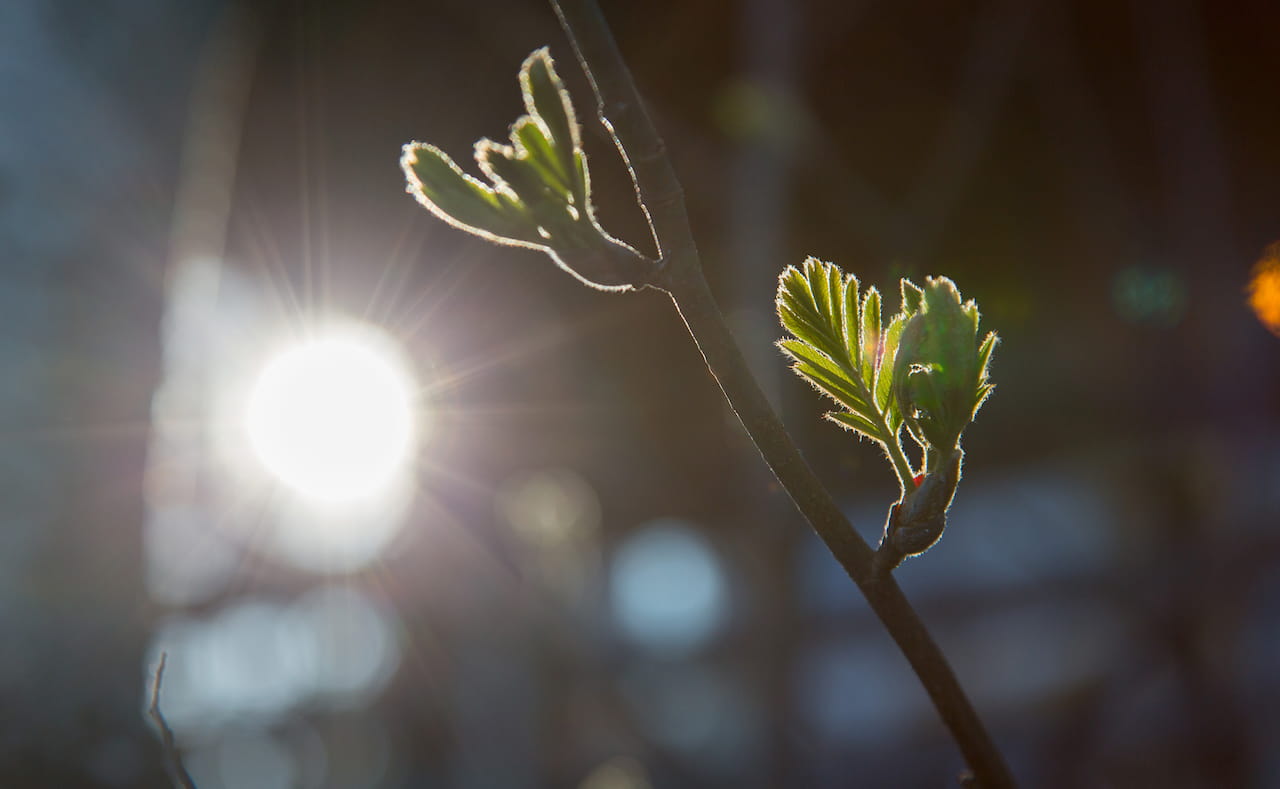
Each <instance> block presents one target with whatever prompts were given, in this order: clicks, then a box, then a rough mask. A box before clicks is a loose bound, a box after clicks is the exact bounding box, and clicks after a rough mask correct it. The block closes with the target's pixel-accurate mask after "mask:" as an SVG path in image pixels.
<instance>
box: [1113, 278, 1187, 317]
mask: <svg viewBox="0 0 1280 789" xmlns="http://www.w3.org/2000/svg"><path fill="white" fill-rule="evenodd" d="M1111 298H1112V301H1113V302H1114V304H1115V309H1116V312H1117V313H1118V314H1119V315H1120V317H1121V318H1124V319H1125V320H1127V321H1129V322H1131V323H1138V324H1145V325H1149V326H1156V327H1159V328H1166V329H1167V328H1172V327H1173V326H1176V325H1178V322H1179V321H1181V320H1182V315H1183V313H1184V312H1185V311H1186V306H1187V287H1186V284H1185V283H1184V282H1183V280H1182V277H1181V276H1179V275H1178V273H1177V272H1175V271H1173V270H1172V269H1167V268H1159V267H1153V266H1129V267H1127V268H1124V269H1121V270H1120V271H1119V272H1117V273H1116V275H1115V278H1114V279H1113V280H1112V282H1111Z"/></svg>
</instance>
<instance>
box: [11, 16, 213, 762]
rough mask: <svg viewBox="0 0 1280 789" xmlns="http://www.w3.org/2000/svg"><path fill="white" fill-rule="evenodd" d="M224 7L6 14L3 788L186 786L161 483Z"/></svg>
mask: <svg viewBox="0 0 1280 789" xmlns="http://www.w3.org/2000/svg"><path fill="white" fill-rule="evenodd" d="M214 6H215V3H214V2H213V0H200V1H199V2H188V1H186V0H184V1H183V2H178V0H170V1H169V2H166V3H160V4H157V3H148V2H141V0H112V1H111V2H106V3H99V4H95V5H94V6H93V10H92V11H91V12H87V11H86V10H85V8H84V7H82V6H81V5H79V4H73V3H48V2H41V1H40V0H18V1H17V2H11V3H6V4H5V5H4V8H3V10H0V83H2V84H4V85H5V86H6V89H5V91H4V92H3V93H2V94H0V116H2V117H4V118H6V131H5V134H4V135H2V136H0V185H3V200H0V381H2V382H3V383H2V384H0V431H2V432H0V434H3V435H4V437H5V438H4V440H3V441H2V442H0V467H2V468H3V471H2V472H0V507H2V508H3V509H2V510H0V519H2V527H0V628H3V632H4V633H5V638H4V641H3V646H0V700H2V702H0V703H3V706H4V710H5V714H4V721H5V724H4V725H3V726H0V786H14V787H18V786H31V787H35V786H68V787H70V786H76V787H113V786H128V787H145V786H162V785H165V778H164V776H163V772H162V770H161V763H160V754H159V750H158V748H157V747H156V746H155V740H154V738H153V737H152V735H151V733H150V731H149V730H148V729H147V727H146V725H145V723H144V721H143V718H142V715H141V709H142V696H143V692H144V688H145V684H146V682H147V676H146V666H145V665H144V652H145V649H146V641H147V638H148V631H149V627H150V624H151V618H152V616H151V611H150V606H149V603H148V602H147V596H146V590H145V586H144V572H143V570H144V567H143V550H142V524H143V520H144V500H143V472H144V466H145V453H146V446H147V424H148V414H149V411H150V403H151V395H152V391H153V389H154V387H155V384H156V381H157V378H158V375H159V366H160V351H161V349H160V339H159V338H160V334H159V323H160V315H161V307H162V301H163V267H164V265H163V264H164V260H165V257H166V254H167V244H168V233H169V222H170V213H171V207H172V203H173V200H172V196H173V192H174V188H175V181H176V170H177V161H178V150H179V145H180V141H181V127H182V123H183V120H184V116H185V109H186V105H187V90H188V85H189V79H190V76H191V72H192V67H193V65H194V62H195V59H196V57H197V56H198V54H199V46H200V43H201V41H202V39H203V36H204V31H205V30H206V28H207V27H208V22H209V21H210V19H211V15H210V11H212V10H213V8H214Z"/></svg>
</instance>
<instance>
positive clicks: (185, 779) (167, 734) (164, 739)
mask: <svg viewBox="0 0 1280 789" xmlns="http://www.w3.org/2000/svg"><path fill="white" fill-rule="evenodd" d="M168 657H169V653H167V652H161V653H160V662H159V663H157V664H156V673H155V674H154V675H153V676H152V678H151V704H150V706H148V707H147V714H148V715H150V716H151V720H152V721H154V722H155V724H156V728H158V729H160V745H161V747H162V748H163V749H164V758H165V762H166V764H165V766H166V768H167V770H168V772H169V777H170V778H172V779H173V782H174V783H175V784H177V785H178V786H180V787H182V789H196V783H195V781H193V780H191V774H190V773H188V772H187V768H186V766H185V765H183V763H182V752H181V751H179V750H178V743H177V740H175V739H174V736H173V729H171V728H169V723H168V722H167V721H166V720H165V719H164V713H162V712H160V683H161V682H162V681H163V680H164V665H165V662H166V660H168Z"/></svg>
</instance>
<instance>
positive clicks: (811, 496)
mask: <svg viewBox="0 0 1280 789" xmlns="http://www.w3.org/2000/svg"><path fill="white" fill-rule="evenodd" d="M551 3H552V6H553V7H554V8H555V12H556V15H557V16H558V17H559V19H560V23H561V26H562V27H563V28H564V31H565V33H566V34H567V35H568V37H569V41H570V43H571V44H572V45H573V48H574V52H575V53H576V54H577V56H578V61H579V63H580V64H581V65H582V69H583V71H585V72H586V74H587V79H588V81H589V82H590V83H591V87H592V89H593V90H594V91H595V94H596V100H597V102H598V109H599V115H600V121H601V123H602V124H603V125H604V127H605V128H606V129H607V130H608V131H609V133H610V135H611V136H612V137H613V140H614V143H615V145H616V146H617V148H618V150H619V152H620V153H621V154H622V157H623V159H624V161H625V162H626V164H627V168H628V170H629V171H630V172H631V177H632V180H633V182H634V185H635V189H636V196H637V200H638V202H639V203H640V206H641V209H642V210H643V211H644V212H645V216H646V217H647V218H648V219H649V226H650V229H651V230H652V232H653V235H654V241H655V243H656V244H657V247H658V251H659V255H660V258H661V260H660V261H659V262H660V266H661V270H660V272H659V277H658V281H657V282H656V283H654V284H656V285H658V286H659V287H661V288H662V289H663V290H666V291H667V292H668V293H669V294H670V296H671V298H672V299H673V300H674V301H675V305H676V309H677V310H678V311H679V312H680V315H681V317H682V318H683V319H684V321H685V325H686V326H687V327H688V329H689V333H690V334H691V335H692V336H693V339H694V342H695V343H696V344H697V345H698V347H699V349H700V350H701V351H702V354H703V358H704V359H705V360H706V363H707V366H708V367H709V368H710V370H711V372H712V374H713V375H714V376H715V378H716V380H717V382H718V383H719V384H720V388H721V390H722V391H723V392H724V395H725V397H726V399H728V401H729V403H730V405H731V406H732V407H733V410H734V411H735V413H737V415H738V418H739V419H740V420H741V421H742V424H743V427H745V428H746V430H747V433H748V434H749V435H750V436H751V439H752V441H753V442H754V443H755V445H756V448H757V449H758V450H759V451H760V454H761V455H763V457H764V460H765V462H766V463H768V465H769V467H770V468H771V469H772V470H773V472H774V474H775V476H777V478H778V481H779V482H781V483H782V486H783V487H784V488H785V489H786V490H787V493H788V494H790V496H791V498H792V500H793V501H794V502H795V504H796V507H797V508H798V509H799V510H800V512H801V513H802V514H803V515H804V517H805V519H806V520H808V521H809V524H810V525H811V526H812V527H813V529H814V531H816V532H817V533H818V535H819V536H820V537H821V538H822V540H823V542H824V543H826V545H827V548H828V549H829V550H830V551H831V553H832V554H833V555H834V556H835V557H836V559H837V560H838V561H839V562H840V564H841V566H842V567H843V568H844V570H845V572H847V573H848V574H849V577H850V578H851V579H853V581H854V583H855V584H857V586H858V588H859V589H860V590H861V591H862V594H863V595H864V596H865V597H866V599H867V602H868V603H869V604H870V606H871V609H872V610H873V611H874V612H875V614H876V616H877V617H878V618H879V619H880V621H881V622H882V623H883V624H884V626H885V629H886V630H888V632H889V634H890V635H891V636H892V637H893V640H894V642H896V643H897V645H898V648H899V649H901V650H902V653H903V655H904V656H905V657H906V658H907V661H908V662H909V663H910V664H911V668H912V669H913V670H914V671H915V673H916V676H917V677H918V678H919V679H920V682H921V684H922V685H924V688H925V690H926V691H927V692H928V694H929V698H930V699H931V700H932V701H933V704H934V707H935V708H936V709H937V710H938V714H939V716H940V717H941V718H942V720H943V722H944V723H945V725H946V726H947V728H948V729H949V730H950V732H951V735H952V737H953V738H954V739H955V741H956V744H957V745H958V746H959V748H960V751H961V753H963V755H964V758H965V760H966V761H967V762H968V764H969V767H970V769H971V770H972V782H971V783H970V784H969V785H971V786H978V787H981V789H1007V788H1009V787H1013V786H1014V782H1013V778H1012V776H1011V774H1010V773H1009V769H1008V767H1006V766H1005V763H1004V760H1003V758H1002V757H1001V755H1000V753H999V751H997V750H996V747H995V744H994V743H993V742H992V740H991V737H990V735H989V734H987V731H986V728H985V727H984V726H983V724H982V721H981V720H980V719H979V718H978V716H977V713H976V712H974V709H973V705H972V704H971V703H970V702H969V699H968V697H967V696H966V695H965V693H964V689H963V688H961V686H960V682H959V680H957V679H956V676H955V672H953V671H952V669H951V666H950V665H949V664H948V663H947V660H946V657H945V656H944V655H943V654H942V650H941V649H939V648H938V645H937V643H936V642H935V641H934V640H933V637H932V636H931V635H930V633H929V631H928V630H927V629H926V628H925V626H924V623H923V622H922V621H921V620H920V617H919V615H917V614H916V612H915V610H914V609H913V608H912V607H911V604H910V602H908V601H907V599H906V597H905V596H904V595H903V594H902V590H901V589H900V588H899V587H898V584H897V582H896V581H895V580H894V578H893V576H892V574H891V573H889V572H883V573H878V572H876V571H875V563H874V556H875V552H874V551H872V549H871V547H870V546H868V545H867V543H866V542H865V541H864V540H863V539H862V537H861V536H860V535H859V534H858V532H857V531H856V530H855V529H854V528H853V526H852V525H850V523H849V520H848V518H846V517H845V515H844V512H843V511H842V510H841V509H840V507H839V506H838V505H837V504H836V503H835V501H834V500H833V499H832V497H831V494H830V493H829V492H828V491H827V489H826V488H825V486H823V484H822V483H821V482H820V481H819V480H818V478H817V477H816V476H815V475H814V473H813V471H812V469H810V467H809V465H808V463H807V462H806V461H805V459H804V457H803V456H802V455H801V454H800V451H799V449H798V448H797V447H796V445H795V443H794V442H793V441H792V440H791V437H790V436H789V435H788V433H787V431H786V429H785V428H784V427H783V425H782V421H781V420H780V419H779V418H778V416H777V414H776V413H774V411H773V407H772V406H771V405H770V404H769V401H768V400H767V399H766V398H765V396H764V394H763V392H762V391H761V390H760V386H759V384H758V383H757V382H756V380H755V377H754V376H753V375H752V373H751V371H750V369H749V368H748V366H747V363H746V361H745V359H744V358H743V357H742V352H741V351H740V350H739V348H738V345H737V342H736V341H735V340H734V338H733V335H732V333H731V332H730V331H729V328H728V326H727V325H726V323H725V320H724V317H723V315H722V314H721V313H720V308H719V306H718V305H717V304H716V301H715V298H714V296H712V294H711V290H710V288H709V287H708V286H707V282H706V279H705V278H704V277H703V274H702V265H701V262H700V261H699V257H698V250H697V247H696V246H695V244H694V240H693V234H692V231H691V229H690V226H689V218H688V213H687V211H686V210H685V205H684V193H683V191H682V189H681V186H680V183H679V181H678V180H677V178H676V175H675V171H674V169H673V167H672V165H671V161H670V159H669V157H668V156H667V155H666V146H665V145H664V144H663V142H662V139H661V137H659V135H658V133H657V130H656V129H655V128H654V125H653V122H652V121H651V120H650V118H649V116H648V113H647V112H646V111H645V108H644V102H643V101H642V99H641V98H640V95H639V92H638V91H637V90H636V87H635V83H634V81H633V80H632V78H631V73H630V71H629V70H628V69H627V66H626V63H625V61H624V60H623V58H622V53H621V52H620V51H619V50H618V45H617V43H616V42H615V41H614V38H613V34H612V32H611V31H610V30H609V26H608V24H607V23H606V22H605V19H604V16H603V15H602V14H601V12H600V8H599V6H598V5H597V4H596V2H595V0H551Z"/></svg>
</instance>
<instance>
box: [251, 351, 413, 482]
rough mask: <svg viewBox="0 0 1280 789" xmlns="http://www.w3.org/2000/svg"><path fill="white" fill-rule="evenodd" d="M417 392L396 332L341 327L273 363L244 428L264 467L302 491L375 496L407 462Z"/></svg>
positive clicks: (261, 377) (257, 387)
mask: <svg viewBox="0 0 1280 789" xmlns="http://www.w3.org/2000/svg"><path fill="white" fill-rule="evenodd" d="M414 389H415V387H414V386H413V384H412V379H411V376H410V374H409V372H408V371H407V367H406V365H405V364H404V362H403V361H402V360H401V358H400V355H399V353H398V352H397V351H396V349H395V346H394V344H393V343H392V342H391V341H390V340H389V339H388V338H386V337H385V336H383V335H381V334H380V333H374V332H372V331H347V332H343V333H338V334H333V335H329V336H325V337H321V338H318V339H314V340H311V341H308V342H306V343H304V344H301V345H297V346H294V347H292V348H289V349H288V350H285V351H284V352H282V353H280V354H279V355H278V356H276V357H275V358H273V359H271V360H270V361H269V362H268V363H267V365H266V366H265V367H264V369H263V370H262V373H261V374H260V375H259V376H258V379H257V381H256V383H255V384H254V387H253V391H252V394H251V395H250V397H249V408H248V413H247V418H246V422H245V426H246V429H247V431H248V435H249V441H250V443H251V444H252V446H253V449H254V451H255V452H256V453H257V455H258V458H259V459H260V460H261V461H262V463H263V465H265V466H266V467H267V469H268V470H269V471H271V473H272V474H274V475H275V476H276V477H278V478H279V479H280V481H281V482H283V483H284V484H286V485H287V486H289V487H290V488H292V489H293V490H294V491H295V492H297V493H299V494H301V495H302V496H303V497H305V498H308V499H312V500H315V501H319V502H325V503H337V502H343V501H352V500H355V499H360V498H364V497H367V496H369V495H373V494H376V493H377V492H378V491H379V490H381V489H382V488H383V487H384V486H385V485H386V484H387V483H388V482H389V481H390V480H391V479H392V478H393V477H394V476H395V474H396V472H397V471H400V470H402V469H403V468H404V466H405V464H406V463H407V461H408V460H409V456H410V453H411V450H412V449H413V447H414V443H415V424H414V419H413V402H412V401H413V392H414Z"/></svg>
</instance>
